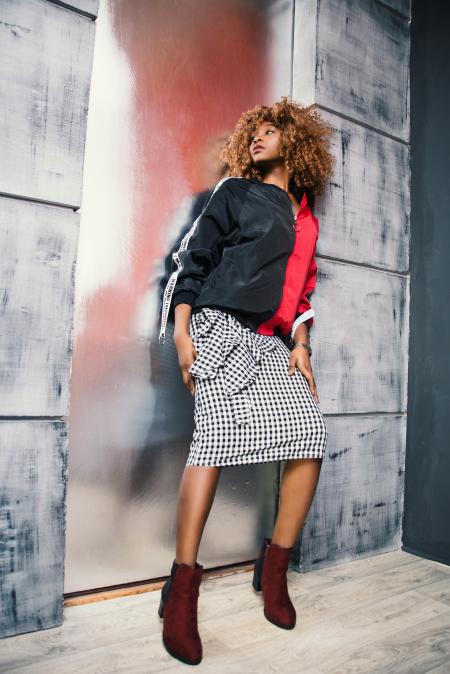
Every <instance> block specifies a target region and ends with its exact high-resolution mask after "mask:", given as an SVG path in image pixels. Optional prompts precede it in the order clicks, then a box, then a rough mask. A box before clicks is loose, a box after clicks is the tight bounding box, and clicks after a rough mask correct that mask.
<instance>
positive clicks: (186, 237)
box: [158, 176, 242, 344]
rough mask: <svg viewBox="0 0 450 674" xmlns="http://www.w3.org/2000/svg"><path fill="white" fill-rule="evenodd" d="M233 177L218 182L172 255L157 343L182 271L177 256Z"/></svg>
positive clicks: (163, 338) (162, 335)
mask: <svg viewBox="0 0 450 674" xmlns="http://www.w3.org/2000/svg"><path fill="white" fill-rule="evenodd" d="M233 177H235V176H225V178H222V179H221V180H219V182H218V183H217V185H216V186H215V187H214V189H213V191H212V193H211V195H210V197H209V199H208V201H207V203H206V204H205V205H204V206H203V208H202V212H201V213H200V215H199V216H198V218H197V219H196V220H194V222H193V224H192V227H191V228H190V230H189V231H188V232H186V234H185V235H184V236H183V238H182V240H181V244H180V247H179V248H178V250H177V251H176V252H175V253H172V259H173V260H174V262H176V264H177V269H176V270H175V271H174V272H172V274H171V276H170V278H169V280H168V282H167V285H166V287H165V289H164V295H163V301H162V311H161V330H160V333H159V338H158V341H159V343H160V344H164V343H165V341H166V326H167V319H168V316H169V309H170V303H171V301H172V295H173V291H174V289H175V286H176V283H177V278H178V274H179V273H180V271H181V270H182V269H183V265H182V263H181V260H180V258H179V257H178V254H179V253H181V252H182V251H184V250H186V248H187V247H188V244H189V240H190V238H191V236H192V235H193V234H194V232H195V230H196V228H197V224H198V222H199V220H200V218H201V217H202V215H203V212H204V210H205V208H206V207H207V206H208V205H209V202H210V201H211V199H212V196H213V194H214V193H215V191H216V190H217V189H218V188H219V187H220V186H221V185H222V183H224V182H225V180H229V179H230V178H233ZM236 177H239V178H240V177H242V176H236Z"/></svg>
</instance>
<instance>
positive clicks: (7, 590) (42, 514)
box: [0, 421, 67, 649]
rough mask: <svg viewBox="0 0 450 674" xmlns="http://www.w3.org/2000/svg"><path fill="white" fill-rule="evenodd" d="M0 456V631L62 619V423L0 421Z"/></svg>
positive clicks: (8, 632)
mask: <svg viewBox="0 0 450 674" xmlns="http://www.w3.org/2000/svg"><path fill="white" fill-rule="evenodd" d="M0 456H1V457H2V460H1V461H0V635H1V636H9V635H13V634H19V633H21V632H29V631H31V630H36V629H45V628H48V627H54V626H55V625H59V624H61V622H62V617H63V596H62V593H63V573H64V527H65V512H64V508H65V505H64V499H65V491H66V465H67V432H66V427H65V424H64V423H63V422H50V421H47V422H45V421H44V422H38V421H30V422H25V421H22V422H15V421H2V422H0ZM0 649H1V646H0Z"/></svg>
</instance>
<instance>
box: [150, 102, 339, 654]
mask: <svg viewBox="0 0 450 674" xmlns="http://www.w3.org/2000/svg"><path fill="white" fill-rule="evenodd" d="M331 134H332V129H331V127H330V125H328V124H327V123H326V122H325V121H324V120H323V119H322V118H321V117H320V116H319V114H318V112H317V111H315V110H313V109H312V106H309V107H302V106H300V105H298V104H296V103H295V102H293V101H292V100H289V99H288V97H286V96H283V97H282V98H281V100H280V101H278V102H276V103H275V104H274V105H273V106H271V107H269V106H265V105H257V106H255V107H254V108H253V109H251V110H249V111H247V112H245V113H243V114H242V116H241V117H240V119H239V120H238V122H237V124H236V126H235V128H234V131H233V133H232V134H231V135H230V137H229V138H228V140H227V142H226V144H225V146H224V148H223V151H222V159H223V160H224V161H225V162H226V164H227V165H228V167H229V175H228V176H227V177H225V178H223V179H222V180H220V181H219V182H218V183H217V185H216V186H215V188H214V190H213V191H212V194H211V196H210V197H209V199H207V201H206V205H205V206H204V208H203V210H202V212H201V214H200V216H199V217H198V218H197V219H196V220H195V222H194V223H193V225H192V227H191V229H190V230H189V231H188V232H187V233H186V235H185V236H184V238H183V240H182V241H181V244H180V246H179V248H178V250H177V251H176V252H174V253H173V256H172V257H173V260H174V262H175V263H176V269H175V271H174V272H173V273H172V275H171V277H170V279H169V281H168V283H167V286H166V288H165V291H164V297H163V304H162V312H161V314H162V317H161V331H160V336H159V341H160V342H161V343H164V340H165V328H166V323H167V318H168V315H169V311H170V309H171V304H172V301H173V310H174V312H175V329H174V333H173V340H174V343H175V346H176V349H177V353H178V359H179V365H180V368H181V375H182V379H183V382H184V384H185V385H186V386H187V387H188V389H189V390H190V391H191V393H192V395H194V396H195V403H194V420H195V429H194V434H193V438H192V443H191V447H190V452H189V455H188V458H187V462H186V466H185V469H184V472H183V476H182V479H181V484H180V491H179V500H178V508H177V543H176V557H175V559H174V561H173V565H172V569H171V574H170V578H169V579H168V580H167V581H166V583H165V584H164V587H163V589H162V593H161V602H160V607H159V615H160V617H162V618H163V619H164V627H163V643H164V645H165V647H166V649H167V650H168V652H169V653H170V654H171V655H173V656H174V657H176V658H178V659H179V660H181V661H182V662H185V663H188V664H198V663H199V662H200V661H201V659H202V643H201V639H200V636H199V632H198V625H197V600H198V596H199V587H200V583H201V578H202V573H203V567H202V566H201V565H200V564H199V563H198V562H197V554H198V549H199V546H200V540H201V536H202V533H203V529H204V526H205V523H206V520H207V517H208V515H209V512H210V509H211V506H212V503H213V500H214V496H215V492H216V487H217V482H218V479H219V476H220V472H221V467H222V466H238V465H242V464H249V463H261V462H267V461H281V460H283V461H286V463H285V466H284V470H283V474H282V480H281V486H280V503H279V510H278V516H277V520H276V523H275V527H274V530H273V533H272V536H271V538H264V540H263V541H262V545H261V549H260V552H259V556H258V559H257V560H256V564H255V571H254V576H253V587H254V589H255V590H257V591H259V590H262V593H263V600H264V615H265V617H266V618H267V620H269V621H270V622H272V623H273V624H274V625H276V626H278V627H281V628H283V629H292V628H293V627H294V626H295V621H296V612H295V608H294V606H293V604H292V602H291V600H290V597H289V594H288V589H287V578H286V571H287V568H288V563H289V559H290V556H291V553H292V548H293V545H294V543H295V540H296V538H297V536H298V533H299V530H300V529H301V527H302V526H303V523H304V521H305V518H306V516H307V514H308V511H309V508H310V506H311V503H312V500H313V497H314V493H315V490H316V486H317V482H318V479H319V474H320V469H321V464H322V460H323V457H324V453H325V447H326V442H327V436H328V431H327V427H326V424H325V420H324V417H323V415H322V413H321V411H320V409H319V407H318V402H319V398H318V394H317V388H316V384H315V380H314V375H313V372H312V367H311V362H310V355H311V348H310V345H309V330H310V328H311V325H312V323H313V316H314V310H313V309H312V307H311V305H310V303H309V295H310V294H311V293H312V291H313V290H314V287H315V284H316V274H317V264H316V261H315V250H316V242H317V238H318V220H317V218H316V217H315V216H314V215H313V214H312V212H311V210H310V207H309V203H311V201H312V198H313V197H314V195H316V194H320V193H322V192H323V190H324V187H325V184H326V182H327V180H328V179H329V177H330V175H332V166H333V162H334V158H333V156H332V154H331V152H330V149H329V143H330V137H331ZM287 342H288V343H289V346H288V345H287Z"/></svg>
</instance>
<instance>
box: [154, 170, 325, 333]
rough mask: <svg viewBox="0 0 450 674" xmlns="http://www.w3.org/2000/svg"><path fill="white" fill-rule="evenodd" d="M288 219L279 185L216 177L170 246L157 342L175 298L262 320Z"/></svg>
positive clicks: (275, 297) (275, 300)
mask: <svg viewBox="0 0 450 674" xmlns="http://www.w3.org/2000/svg"><path fill="white" fill-rule="evenodd" d="M313 217H314V216H313ZM294 224H295V216H294V212H293V208H292V203H291V200H290V198H289V196H288V194H287V192H286V191H285V190H283V189H282V188H281V187H278V186H277V185H273V184H270V183H264V182H262V181H261V180H259V179H258V178H250V179H247V178H243V177H231V176H230V177H225V178H222V179H221V180H220V181H219V182H218V183H217V184H216V186H215V187H214V189H213V190H212V192H211V194H210V196H209V198H207V199H206V201H205V205H204V206H203V209H202V211H201V213H200V215H199V216H198V217H197V218H196V219H195V221H194V223H193V224H192V226H191V228H190V229H189V231H187V232H186V234H185V235H184V236H183V238H182V240H181V243H180V245H179V247H178V249H177V250H176V251H174V252H173V253H172V259H173V263H175V266H176V268H175V270H174V271H173V272H172V273H171V275H170V278H169V280H168V282H167V285H166V286H165V289H164V294H163V297H162V305H161V326H160V334H159V342H160V343H161V344H163V343H164V342H165V335H166V325H167V320H168V318H169V313H170V312H171V311H172V312H173V310H174V308H175V306H177V305H178V304H181V303H186V304H189V305H190V306H191V307H193V309H192V311H193V313H195V312H196V311H198V310H200V309H201V308H202V307H217V308H220V309H223V310H225V311H227V312H229V313H231V314H233V315H234V316H236V318H238V319H239V320H240V321H241V322H242V323H243V324H244V325H246V326H247V327H249V328H251V329H252V330H255V331H256V330H257V328H258V326H259V325H261V324H262V323H264V322H265V321H267V320H269V319H270V318H271V317H272V316H273V315H274V314H275V312H276V311H277V308H278V306H279V304H280V301H281V297H282V291H283V283H284V280H285V273H286V266H287V262H288V259H289V256H290V254H291V252H292V251H293V248H294V244H295V238H296V234H295V229H294ZM173 263H172V266H174V265H173ZM172 300H173V307H172V308H171V304H172ZM310 313H311V312H310ZM312 313H313V312H312ZM172 315H173V313H172ZM298 315H299V314H297V315H296V317H295V318H298ZM300 320H301V319H300Z"/></svg>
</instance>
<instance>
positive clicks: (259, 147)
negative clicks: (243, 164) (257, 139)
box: [253, 145, 264, 154]
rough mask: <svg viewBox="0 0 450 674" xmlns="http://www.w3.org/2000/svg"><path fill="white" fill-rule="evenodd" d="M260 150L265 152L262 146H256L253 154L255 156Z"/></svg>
mask: <svg viewBox="0 0 450 674" xmlns="http://www.w3.org/2000/svg"><path fill="white" fill-rule="evenodd" d="M260 150H264V148H263V147H262V145H256V146H255V147H254V148H253V154H255V152H259V151H260Z"/></svg>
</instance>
